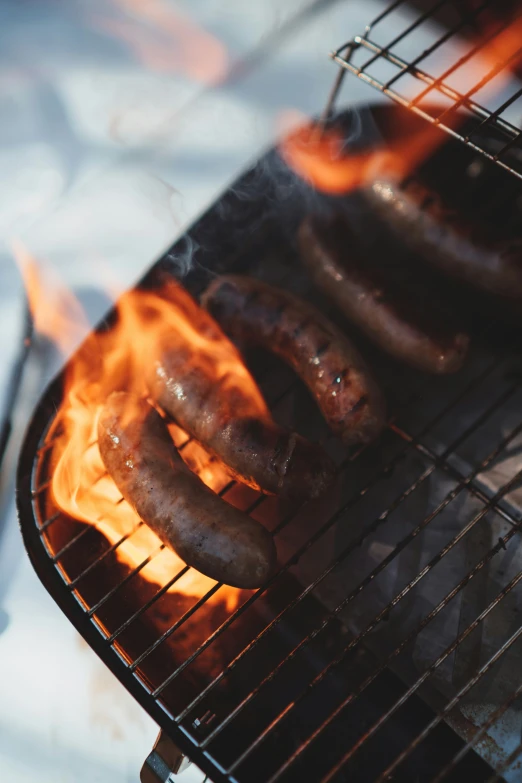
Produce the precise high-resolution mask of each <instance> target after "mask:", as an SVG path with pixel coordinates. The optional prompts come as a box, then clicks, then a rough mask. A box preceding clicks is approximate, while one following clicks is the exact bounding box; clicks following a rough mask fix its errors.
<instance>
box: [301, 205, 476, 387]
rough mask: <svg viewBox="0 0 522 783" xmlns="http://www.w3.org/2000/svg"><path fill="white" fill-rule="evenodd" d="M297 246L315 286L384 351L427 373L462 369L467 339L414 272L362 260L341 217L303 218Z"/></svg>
mask: <svg viewBox="0 0 522 783" xmlns="http://www.w3.org/2000/svg"><path fill="white" fill-rule="evenodd" d="M299 247H300V251H301V255H302V257H303V259H304V261H305V264H306V266H307V268H308V271H309V272H310V275H311V277H312V279H313V280H314V281H315V283H316V284H317V285H318V286H319V288H321V289H322V291H323V292H324V293H325V294H326V295H327V296H328V297H329V298H330V299H331V301H332V302H334V304H336V305H337V307H338V308H339V310H340V311H341V312H342V313H343V314H344V315H345V316H346V317H347V318H349V319H350V320H351V321H353V323H355V324H356V325H357V326H358V327H359V328H360V329H361V330H362V331H363V332H365V333H366V334H367V335H368V337H369V338H370V339H371V340H373V341H374V342H375V343H377V345H379V346H380V347H381V348H382V349H383V350H384V351H387V352H388V353H389V354H391V355H392V356H394V357H396V358H397V359H400V360H402V361H404V362H406V363H407V364H410V365H411V366H413V367H416V368H418V369H420V370H424V371H426V372H431V373H436V374H443V373H451V372H455V371H456V370H458V369H459V368H460V367H461V365H462V362H463V360H464V357H465V356H466V353H467V350H468V345H469V337H468V335H467V334H465V333H464V332H462V331H460V330H458V329H456V328H455V327H453V326H452V325H451V321H450V320H448V317H447V313H446V312H445V310H444V308H443V306H442V305H441V304H439V305H438V304H437V300H436V293H435V290H434V288H433V286H431V285H429V284H428V281H426V280H424V279H423V278H422V277H421V276H420V274H419V273H418V271H417V270H415V269H412V268H405V267H404V266H402V265H395V266H392V267H390V266H388V267H386V266H385V265H384V263H382V262H377V263H376V262H375V261H374V262H373V263H372V260H371V259H367V258H364V260H363V258H362V257H361V256H360V255H359V251H358V249H357V247H356V246H355V243H354V240H353V237H352V236H351V234H350V231H349V229H348V227H347V226H346V224H345V223H344V221H343V220H342V218H341V217H339V216H337V217H335V218H334V219H330V220H326V219H324V218H323V219H322V218H320V217H314V216H312V217H308V218H306V219H305V220H304V221H303V223H302V225H301V227H300V229H299Z"/></svg>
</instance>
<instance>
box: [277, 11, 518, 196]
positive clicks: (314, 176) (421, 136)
mask: <svg viewBox="0 0 522 783" xmlns="http://www.w3.org/2000/svg"><path fill="white" fill-rule="evenodd" d="M484 41H485V43H484V45H483V46H482V48H481V49H480V50H479V51H478V52H477V53H476V54H475V55H474V56H473V57H472V58H471V59H470V60H469V62H468V63H466V64H465V67H466V69H468V70H471V73H472V85H471V86H474V85H478V84H479V83H480V82H481V80H482V79H485V77H486V76H487V75H488V74H491V73H493V72H494V71H495V70H496V69H497V68H499V66H500V65H502V64H507V65H508V66H509V67H507V68H503V69H502V70H500V71H499V73H496V74H495V75H494V76H493V78H492V79H491V80H490V81H489V82H488V83H487V84H486V85H485V86H484V87H483V88H481V90H479V91H478V92H477V93H476V96H477V99H478V100H479V101H480V100H481V96H482V90H484V91H485V92H487V93H488V95H490V94H492V93H493V94H495V93H498V92H499V91H500V90H501V89H503V88H504V87H505V85H506V81H507V79H508V78H509V77H510V69H515V68H516V66H517V64H519V63H520V62H521V61H522V43H521V42H522V19H517V20H516V21H514V22H513V23H512V24H511V25H510V26H509V27H507V28H506V29H505V30H502V31H501V32H499V33H498V34H497V35H494V36H488V35H484ZM460 67H461V68H462V67H463V66H460ZM458 74H459V69H456V70H455V72H454V74H453V75H452V78H453V79H454V78H455V76H456V75H457V77H458ZM434 92H435V91H433V92H429V91H428V89H426V96H425V97H426V99H427V100H428V101H429V100H430V99H432V100H433V94H434ZM473 97H475V95H473ZM423 100H424V98H423ZM296 116H297V118H299V119H300V121H301V125H300V127H298V128H297V130H294V131H292V132H290V133H286V134H283V135H282V140H281V142H280V144H279V151H280V153H281V156H282V157H283V159H284V160H285V161H286V163H287V165H288V166H289V167H290V168H291V169H293V171H295V172H296V174H298V175H299V176H300V177H301V178H302V179H304V180H305V181H306V182H308V183H309V184H311V185H312V186H313V187H314V188H316V189H317V190H320V191H323V192H325V193H331V194H334V195H342V194H346V193H349V192H350V191H352V190H354V189H356V188H358V187H360V186H362V185H364V184H365V183H367V182H369V181H371V180H372V179H373V178H374V177H375V176H376V175H378V174H382V173H386V174H389V175H392V176H394V177H396V178H398V179H400V178H402V177H405V176H407V175H408V174H410V173H411V172H412V171H413V170H414V169H415V168H416V167H417V166H418V165H419V164H420V163H421V162H422V161H423V160H425V159H426V158H427V157H429V155H430V154H431V153H432V152H434V150H435V149H436V147H437V146H438V145H439V144H440V143H441V141H442V140H443V139H444V134H443V133H441V132H440V131H439V130H438V129H437V128H436V127H434V126H432V125H430V124H429V123H428V122H426V123H425V124H424V126H421V125H419V129H418V130H417V131H416V132H415V133H413V132H412V129H411V128H406V127H405V128H404V133H403V134H402V135H399V137H398V138H397V139H395V140H393V141H391V142H388V143H387V144H386V145H383V146H382V147H381V148H376V149H372V150H370V151H363V152H357V151H351V152H350V151H347V150H346V143H345V140H344V139H343V135H342V132H341V131H340V130H339V129H337V128H335V127H324V128H322V127H320V126H318V125H317V124H316V123H314V122H312V121H311V120H310V119H309V118H306V117H305V116H304V115H301V117H299V115H298V114H297V113H296V112H294V111H292V112H287V113H285V114H283V115H281V117H280V121H281V125H282V126H285V125H286V126H287V127H288V124H289V122H290V121H291V122H292V124H293V122H294V121H295V119H296ZM404 116H405V117H407V116H408V115H407V113H405V115H404ZM463 117H464V115H461V116H456V115H455V114H452V115H451V122H452V124H458V122H460V121H461V120H462V119H463Z"/></svg>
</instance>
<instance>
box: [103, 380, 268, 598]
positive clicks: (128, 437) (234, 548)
mask: <svg viewBox="0 0 522 783" xmlns="http://www.w3.org/2000/svg"><path fill="white" fill-rule="evenodd" d="M98 443H99V447H100V452H101V456H102V459H103V462H104V463H105V467H106V468H107V470H108V472H109V474H110V475H111V476H112V478H113V479H114V482H115V483H116V486H117V487H118V489H119V490H120V492H121V493H122V495H123V497H124V498H125V500H127V502H128V503H129V504H130V505H131V506H132V507H133V508H134V510H135V511H136V513H137V514H138V515H139V516H140V518H141V519H142V520H143V521H144V522H145V524H146V525H148V526H149V527H150V528H151V530H153V531H154V532H155V533H156V535H157V536H158V537H159V538H160V539H161V540H162V541H163V543H164V544H166V545H167V546H168V547H170V548H171V549H173V550H174V551H175V552H176V553H177V554H178V555H179V556H180V557H181V558H182V559H183V560H184V561H185V562H186V563H187V565H191V566H193V567H194V568H196V569H197V570H198V571H201V572H202V573H203V574H206V575H207V576H209V577H211V578H212V579H216V580H217V581H218V582H225V583H226V584H229V585H233V586H234V587H244V588H255V587H259V586H260V585H261V584H262V583H263V582H264V581H265V580H266V579H267V578H268V577H269V576H270V574H271V572H272V571H273V568H274V565H275V560H276V553H275V546H274V542H273V540H272V537H271V536H270V534H269V532H268V531H267V530H266V529H265V528H264V527H263V526H262V525H260V524H259V522H256V521H255V520H253V519H251V517H249V516H248V515H247V514H245V513H243V512H242V511H239V510H238V509H236V508H234V507H233V506H230V505H229V504H228V503H226V502H225V501H224V500H222V499H221V498H220V497H219V496H218V495H216V494H214V492H212V490H210V489H209V488H208V487H207V486H205V484H203V482H202V481H201V479H200V478H199V477H198V476H196V474H194V473H192V472H191V470H190V469H189V468H188V467H187V466H186V465H185V463H184V462H183V460H182V459H181V457H180V455H179V454H178V452H177V450H176V448H175V446H174V444H173V443H172V440H171V438H170V435H169V432H168V430H167V427H166V426H165V424H164V422H163V420H162V418H161V416H160V415H159V414H158V413H157V411H155V410H154V408H153V407H152V406H151V405H149V403H148V402H146V400H142V399H139V398H138V397H134V396H133V395H130V394H127V393H125V392H115V393H113V394H111V395H110V397H109V398H108V400H107V402H106V404H105V406H104V408H103V409H102V412H101V415H100V418H99V423H98Z"/></svg>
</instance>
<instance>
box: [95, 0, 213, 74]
mask: <svg viewBox="0 0 522 783" xmlns="http://www.w3.org/2000/svg"><path fill="white" fill-rule="evenodd" d="M113 4H114V5H115V6H116V7H117V10H118V11H119V13H120V15H119V16H118V17H110V16H107V15H106V16H103V17H101V16H96V17H95V18H94V19H93V21H94V23H95V24H96V26H97V27H99V28H100V29H101V30H102V31H103V32H106V33H109V34H110V35H112V36H114V37H115V38H117V39H118V40H121V41H125V42H126V43H127V44H128V46H129V47H130V49H131V50H132V52H133V53H134V55H135V56H136V57H137V58H138V60H139V61H140V62H141V63H142V64H143V65H145V66H146V67H148V68H150V69H151V70H153V71H159V72H165V73H174V72H179V73H183V74H185V76H187V77H189V78H191V79H194V80H195V81H198V82H202V83H204V84H217V83H219V82H220V81H222V80H223V78H224V77H225V75H226V73H227V71H228V55H227V51H226V49H225V47H224V46H223V44H222V43H221V42H220V41H218V40H217V39H216V38H215V37H214V36H212V35H211V34H210V33H208V32H206V31H205V30H203V29H201V28H200V27H198V26H197V25H196V24H195V23H194V22H193V21H192V20H191V19H189V18H188V17H186V16H183V15H182V14H181V13H180V12H179V11H175V10H174V9H173V8H171V7H170V6H169V5H167V4H166V3H165V2H163V0H113ZM121 12H123V16H121Z"/></svg>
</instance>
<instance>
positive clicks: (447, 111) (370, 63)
mask: <svg viewBox="0 0 522 783" xmlns="http://www.w3.org/2000/svg"><path fill="white" fill-rule="evenodd" d="M423 5H427V4H426V3H424V4H423ZM516 5H517V4H515V3H513V4H510V7H509V8H507V7H506V3H498V2H496V1H495V0H485V1H484V2H479V1H478V0H477V2H473V1H471V2H455V1H454V0H453V1H452V0H438V2H436V3H430V4H429V8H428V9H427V10H423V11H421V10H417V11H414V12H412V9H411V7H410V6H409V4H408V7H407V8H406V7H405V3H404V0H396V1H395V2H394V3H391V4H390V5H389V7H388V8H387V9H386V10H385V11H383V12H382V13H381V14H379V16H377V17H376V18H375V19H374V20H373V21H372V22H371V23H370V24H369V25H367V27H366V29H365V31H364V33H363V34H362V35H356V36H354V38H352V39H351V40H350V41H348V42H347V43H345V44H343V46H341V47H340V48H339V49H337V50H336V51H335V52H333V53H332V59H333V60H334V61H335V62H336V63H338V64H339V65H340V66H341V69H340V71H339V74H338V76H337V79H336V81H335V83H334V86H333V89H332V92H331V95H330V98H329V101H328V104H327V107H326V112H325V117H328V116H329V115H330V113H331V111H332V108H333V106H334V103H335V101H336V98H337V95H338V93H339V90H340V87H341V85H342V82H343V79H344V76H345V74H346V72H347V71H349V72H350V73H353V74H355V75H356V76H357V77H358V78H359V79H362V80H363V81H364V82H366V83H367V84H370V85H371V86H372V87H375V88H377V89H378V90H380V91H381V92H382V93H384V94H385V95H387V96H389V97H390V98H392V99H393V100H394V101H396V102H397V103H399V104H401V105H402V106H404V107H406V108H407V109H410V110H411V111H413V112H415V113H416V114H418V115H419V116H421V117H423V118H424V119H425V120H427V121H429V122H430V123H432V124H434V125H437V126H439V127H440V128H442V129H443V130H444V131H446V132H448V133H450V134H451V135H453V136H454V137H455V138H458V139H459V140H460V141H462V142H464V143H465V144H467V145H468V146H470V147H472V148H473V149H475V150H476V151H478V152H480V153H481V154H483V155H485V156H486V157H488V158H490V159H491V160H494V161H495V162H496V163H497V164H499V165H500V166H502V167H504V168H506V169H508V170H509V171H511V172H512V173H513V174H515V175H516V176H518V177H520V178H522V146H521V143H522V129H521V127H520V126H521V124H522V84H521V82H520V79H519V78H518V76H517V73H518V74H519V75H520V73H522V71H521V69H520V65H521V63H522V9H521V8H519V9H516ZM502 9H503V11H504V12H503V13H502V14H501V10H502ZM412 13H413V14H415V15H414V16H413V15H412Z"/></svg>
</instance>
